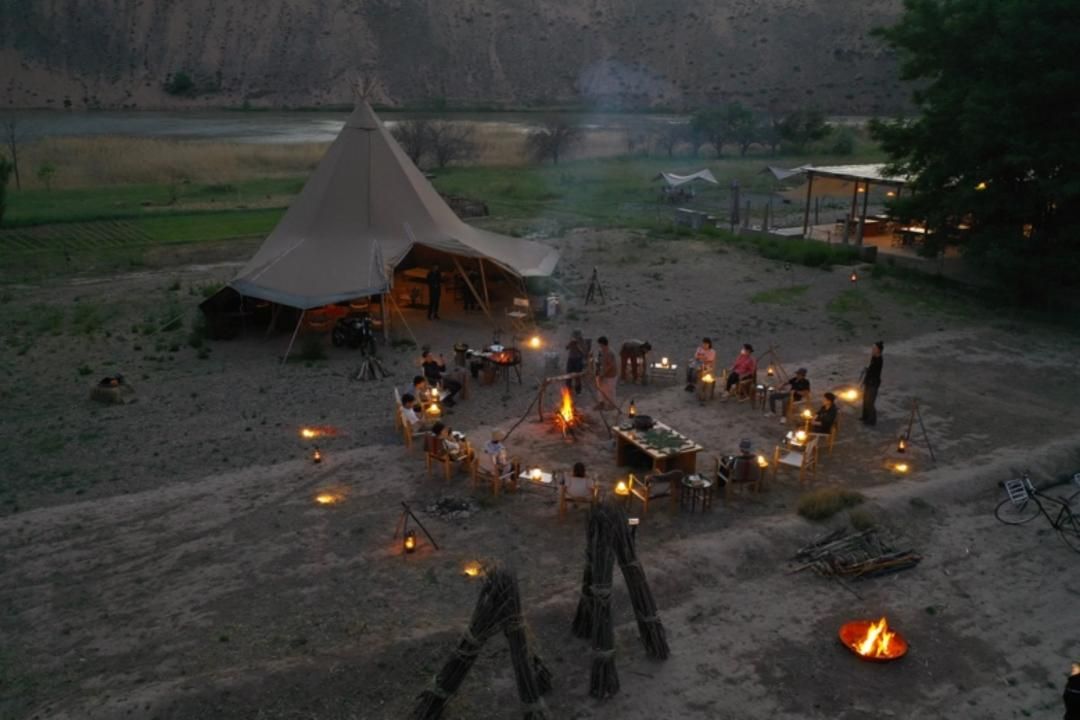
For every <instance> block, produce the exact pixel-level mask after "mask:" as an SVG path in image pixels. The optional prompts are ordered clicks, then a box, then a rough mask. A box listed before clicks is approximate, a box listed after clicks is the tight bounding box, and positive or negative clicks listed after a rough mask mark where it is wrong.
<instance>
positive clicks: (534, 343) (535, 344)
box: [529, 335, 541, 350]
mask: <svg viewBox="0 0 1080 720" xmlns="http://www.w3.org/2000/svg"><path fill="white" fill-rule="evenodd" d="M540 345H541V342H540V336H539V335H533V336H532V337H531V338H529V347H531V348H532V349H533V350H539V349H540Z"/></svg>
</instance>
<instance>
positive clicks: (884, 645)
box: [840, 618, 908, 662]
mask: <svg viewBox="0 0 1080 720" xmlns="http://www.w3.org/2000/svg"><path fill="white" fill-rule="evenodd" d="M840 642H842V643H844V647H846V648H847V649H848V650H850V651H851V652H853V653H855V654H856V655H858V656H859V658H860V659H861V660H866V661H869V662H889V661H890V660H899V659H900V658H902V657H904V655H907V651H908V644H907V640H905V639H904V638H903V636H901V635H900V633H898V632H896V631H895V630H890V629H889V623H888V622H887V621H886V620H885V618H881V619H880V620H878V621H877V622H873V621H871V620H853V621H851V622H849V623H845V624H844V625H843V627H841V628H840Z"/></svg>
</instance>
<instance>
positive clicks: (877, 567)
mask: <svg viewBox="0 0 1080 720" xmlns="http://www.w3.org/2000/svg"><path fill="white" fill-rule="evenodd" d="M794 559H795V560H797V561H801V562H802V564H801V565H799V566H798V567H796V568H795V569H794V570H792V571H791V572H793V573H795V572H802V571H803V570H807V569H811V570H813V571H814V572H816V573H817V574H818V575H823V576H826V577H841V578H854V579H856V580H860V579H863V578H871V577H878V576H880V575H887V574H889V573H894V572H898V571H900V570H907V569H908V568H913V567H915V566H916V565H918V564H919V561H920V560H922V556H921V555H919V554H918V553H916V552H915V551H914V550H911V549H907V550H897V549H896V548H894V547H893V546H891V545H890V544H888V543H887V542H885V541H884V540H882V539H881V538H880V537H879V536H878V534H877V531H876V530H874V529H873V528H871V529H868V530H863V531H861V532H856V533H849V531H848V530H847V529H846V528H841V529H839V530H837V531H835V532H832V533H829V534H828V535H825V536H824V537H821V538H818V539H817V540H815V541H814V542H812V543H810V544H809V545H806V546H805V547H802V548H799V551H798V552H797V553H795V558H794Z"/></svg>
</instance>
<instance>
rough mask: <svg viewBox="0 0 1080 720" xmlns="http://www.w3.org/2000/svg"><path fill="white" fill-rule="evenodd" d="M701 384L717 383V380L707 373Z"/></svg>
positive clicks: (703, 376)
mask: <svg viewBox="0 0 1080 720" xmlns="http://www.w3.org/2000/svg"><path fill="white" fill-rule="evenodd" d="M701 382H703V383H711V382H716V378H714V377H713V375H712V373H705V374H704V375H702V376H701Z"/></svg>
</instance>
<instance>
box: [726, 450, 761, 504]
mask: <svg viewBox="0 0 1080 720" xmlns="http://www.w3.org/2000/svg"><path fill="white" fill-rule="evenodd" d="M716 479H717V481H718V482H719V481H722V482H723V485H724V503H725V504H729V503H730V502H731V498H732V497H733V496H734V494H735V489H736V487H749V488H750V490H751V491H752V492H754V493H759V492H761V486H762V484H763V481H764V480H765V470H764V468H762V467H761V466H760V465H759V464H758V462H757V458H756V457H754V458H752V459H747V458H743V457H732V456H727V457H722V458H719V457H718V458H716Z"/></svg>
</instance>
